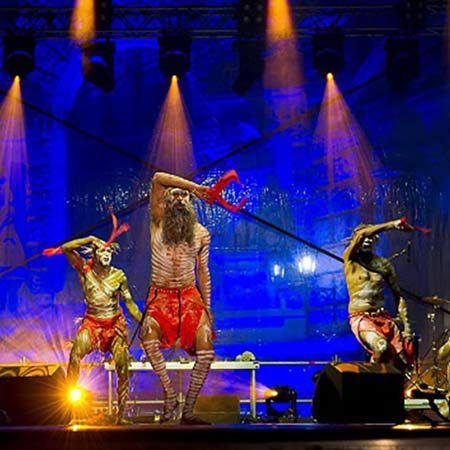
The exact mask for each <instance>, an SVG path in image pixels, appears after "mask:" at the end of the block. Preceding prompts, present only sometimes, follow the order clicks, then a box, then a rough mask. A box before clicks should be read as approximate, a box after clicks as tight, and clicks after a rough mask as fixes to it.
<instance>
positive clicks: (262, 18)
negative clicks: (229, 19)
mask: <svg viewBox="0 0 450 450" xmlns="http://www.w3.org/2000/svg"><path fill="white" fill-rule="evenodd" d="M267 1H268V0H239V2H238V3H237V5H236V13H235V16H236V21H237V29H238V33H239V34H240V35H241V36H242V35H245V36H252V35H253V36H255V35H264V33H265V30H266V20H267V5H266V2H267Z"/></svg>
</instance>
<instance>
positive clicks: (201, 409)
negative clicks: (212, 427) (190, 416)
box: [194, 395, 241, 423]
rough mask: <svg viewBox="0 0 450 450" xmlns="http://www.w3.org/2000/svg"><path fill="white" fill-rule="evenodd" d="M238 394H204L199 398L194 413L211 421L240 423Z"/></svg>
mask: <svg viewBox="0 0 450 450" xmlns="http://www.w3.org/2000/svg"><path fill="white" fill-rule="evenodd" d="M240 412H241V411H240V401H239V396H238V395H202V396H200V397H199V398H198V399H197V403H196V404H195V409H194V414H195V415H196V416H198V417H200V418H201V419H203V420H206V421H208V422H211V423H239V422H240Z"/></svg>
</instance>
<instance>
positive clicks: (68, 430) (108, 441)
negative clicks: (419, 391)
mask: <svg viewBox="0 0 450 450" xmlns="http://www.w3.org/2000/svg"><path fill="white" fill-rule="evenodd" d="M0 442H1V445H0V448H1V449H2V450H7V449H8V450H9V449H15V450H16V449H21V450H25V449H34V448H37V449H45V450H49V449H58V450H69V449H77V450H78V449H80V450H81V449H83V450H88V449H99V450H103V449H105V450H106V449H107V450H118V449H151V450H159V449H165V450H168V449H175V450H181V449H184V450H186V449H195V450H206V449H208V450H210V449H214V450H231V449H233V450H265V449H267V450H268V449H270V450H275V449H280V450H285V449H286V450H287V449H308V450H319V449H327V450H328V449H330V450H331V449H333V450H339V449H351V450H356V449H361V450H363V449H392V450H394V449H395V450H400V449H402V450H405V449H408V450H419V449H420V450H425V449H427V450H428V449H440V450H444V449H447V448H450V425H447V424H440V425H436V426H431V425H429V424H423V425H421V424H415V425H401V426H396V427H395V426H388V425H370V424H368V425H360V424H358V425H323V424H320V425H319V424H252V425H214V426H197V427H187V426H180V425H153V424H145V425H130V426H108V427H99V426H69V427H54V426H53V427H43V426H39V427H7V426H4V427H0Z"/></svg>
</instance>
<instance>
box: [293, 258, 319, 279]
mask: <svg viewBox="0 0 450 450" xmlns="http://www.w3.org/2000/svg"><path fill="white" fill-rule="evenodd" d="M316 268H317V262H316V259H315V258H314V257H313V256H311V255H303V256H301V257H300V258H299V259H298V260H297V269H298V271H299V272H300V273H301V274H303V275H311V274H313V273H315V271H316Z"/></svg>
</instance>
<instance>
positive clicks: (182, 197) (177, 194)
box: [168, 188, 191, 209]
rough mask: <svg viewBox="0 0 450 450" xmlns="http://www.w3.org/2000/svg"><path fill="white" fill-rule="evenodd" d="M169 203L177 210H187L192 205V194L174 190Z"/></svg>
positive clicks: (171, 191) (170, 194)
mask: <svg viewBox="0 0 450 450" xmlns="http://www.w3.org/2000/svg"><path fill="white" fill-rule="evenodd" d="M168 202H169V204H171V205H172V206H173V207H174V208H175V209H186V208H187V207H189V206H190V203H191V195H190V192H189V191H187V190H185V189H178V188H172V189H171V190H170V193H169V196H168Z"/></svg>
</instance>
